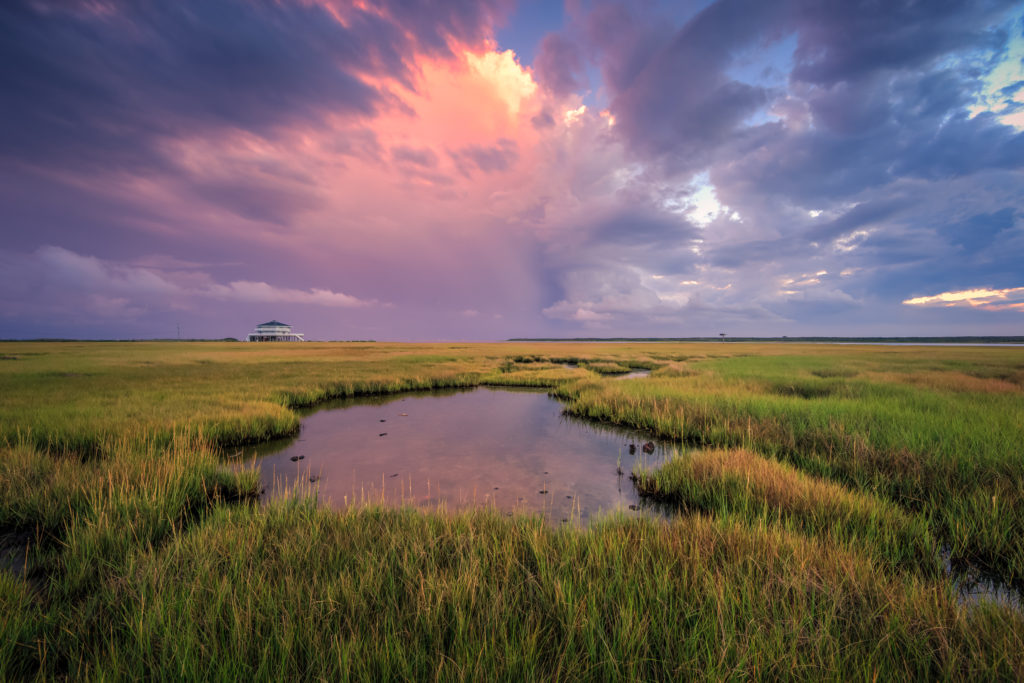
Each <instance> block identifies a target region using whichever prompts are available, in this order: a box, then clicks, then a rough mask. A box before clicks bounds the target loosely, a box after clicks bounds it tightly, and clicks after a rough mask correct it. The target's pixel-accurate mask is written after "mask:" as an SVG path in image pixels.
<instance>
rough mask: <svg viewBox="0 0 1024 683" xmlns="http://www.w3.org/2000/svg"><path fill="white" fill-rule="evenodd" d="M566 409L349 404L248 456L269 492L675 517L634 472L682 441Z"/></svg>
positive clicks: (981, 584) (563, 514)
mask: <svg viewBox="0 0 1024 683" xmlns="http://www.w3.org/2000/svg"><path fill="white" fill-rule="evenodd" d="M642 376H644V375H643V373H642V371H640V372H638V373H637V374H632V373H631V376H629V377H627V376H625V375H620V377H622V378H623V379H628V378H634V377H642ZM562 407H563V406H562V404H561V403H560V402H559V401H557V400H556V399H553V398H551V397H549V396H548V395H547V393H546V391H545V390H543V389H519V388H490V387H477V388H473V389H457V390H435V391H423V392H413V393H404V394H393V395H385V396H365V397H357V398H349V399H341V400H337V401H331V402H327V403H323V404H320V405H318V406H316V407H314V408H312V409H308V410H306V411H300V413H301V414H302V416H303V420H302V428H301V431H300V432H299V434H298V435H296V436H294V437H291V438H287V439H279V440H276V441H270V442H267V443H264V444H260V445H257V446H253V447H250V448H249V449H247V450H246V451H245V453H244V455H245V456H246V457H247V459H249V458H256V461H257V464H258V466H259V470H260V475H261V478H262V480H263V486H264V487H265V490H266V496H267V497H272V496H275V495H282V494H285V493H287V492H289V491H291V490H293V487H294V486H296V485H298V487H299V488H300V490H308V491H312V492H314V493H315V494H316V496H317V499H318V500H320V501H321V502H324V503H326V504H328V505H331V506H334V507H338V508H343V507H346V506H348V505H350V504H353V503H361V502H363V503H365V502H368V503H383V504H386V505H412V506H415V507H420V508H424V509H437V508H439V507H443V508H444V509H446V510H460V509H465V508H471V507H479V506H494V507H495V508H497V509H498V510H501V511H502V512H506V513H508V514H512V513H516V512H522V513H539V514H542V515H544V517H545V518H546V519H547V520H548V521H549V522H551V523H553V524H560V523H563V522H576V523H580V524H586V522H588V521H589V520H590V519H591V518H592V517H593V516H594V515H597V514H600V513H608V512H614V511H618V512H621V513H623V514H625V515H649V516H657V517H664V516H667V515H670V514H671V510H669V509H668V508H666V507H665V506H662V505H660V504H658V503H653V502H651V501H648V500H644V499H641V498H640V497H639V496H638V495H637V493H636V490H635V488H634V487H633V484H632V482H631V481H630V480H629V473H630V471H631V470H632V469H633V468H634V467H635V466H636V465H642V466H648V467H655V466H657V465H658V464H660V463H662V462H664V460H665V459H666V458H668V457H670V456H671V454H672V453H673V452H674V449H675V447H674V446H673V445H672V444H670V443H667V442H663V441H659V440H657V439H653V438H651V437H650V436H648V435H645V434H642V433H640V432H637V431H633V430H626V429H619V428H615V427H609V426H606V425H601V424H597V423H594V422H590V421H584V420H580V419H577V418H573V417H571V416H567V415H565V414H563V412H562ZM944 561H945V564H946V571H947V575H949V577H950V579H951V581H952V582H953V587H954V590H955V592H956V593H957V595H958V599H959V600H960V602H961V603H965V604H974V603H977V602H978V601H979V600H980V599H988V600H994V601H996V602H999V603H1002V604H1005V605H1009V606H1012V607H1015V608H1017V609H1020V608H1021V593H1020V592H1019V591H1018V590H1016V589H1014V588H1011V587H1008V586H1006V585H1005V584H1001V583H999V582H998V580H993V579H990V578H989V577H987V576H985V575H983V574H979V573H977V572H975V571H972V570H971V568H970V567H969V566H963V567H960V566H958V567H954V566H952V565H951V563H950V561H949V559H948V557H944Z"/></svg>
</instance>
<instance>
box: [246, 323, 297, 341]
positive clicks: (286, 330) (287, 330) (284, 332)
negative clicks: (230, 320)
mask: <svg viewBox="0 0 1024 683" xmlns="http://www.w3.org/2000/svg"><path fill="white" fill-rule="evenodd" d="M245 341H251V342H289V341H290V342H300V341H306V340H305V339H303V338H302V335H301V334H299V333H298V332H292V326H291V325H288V324H286V323H283V322H281V321H279V320H271V321H270V322H268V323H260V324H259V325H257V326H256V329H255V330H253V331H252V332H250V333H249V336H248V337H246V338H245Z"/></svg>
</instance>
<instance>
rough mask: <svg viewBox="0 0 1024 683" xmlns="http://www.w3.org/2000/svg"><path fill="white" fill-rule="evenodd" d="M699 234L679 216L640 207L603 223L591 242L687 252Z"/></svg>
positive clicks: (594, 233) (599, 225)
mask: <svg viewBox="0 0 1024 683" xmlns="http://www.w3.org/2000/svg"><path fill="white" fill-rule="evenodd" d="M699 232H700V231H699V230H697V228H695V227H693V226H692V225H691V224H690V223H689V222H687V221H686V220H685V219H683V218H682V217H680V216H678V215H672V214H666V213H663V212H656V211H644V210H642V209H641V208H640V207H637V208H636V209H633V210H630V211H620V212H618V213H616V214H615V215H613V216H610V217H608V218H606V219H604V220H603V221H601V222H600V223H599V224H598V225H597V226H596V228H595V229H594V231H593V232H592V233H591V234H590V239H591V242H592V243H595V244H609V245H622V244H628V245H632V246H642V247H657V248H687V247H689V245H690V244H691V243H692V242H693V241H694V240H695V239H697V237H698V235H699Z"/></svg>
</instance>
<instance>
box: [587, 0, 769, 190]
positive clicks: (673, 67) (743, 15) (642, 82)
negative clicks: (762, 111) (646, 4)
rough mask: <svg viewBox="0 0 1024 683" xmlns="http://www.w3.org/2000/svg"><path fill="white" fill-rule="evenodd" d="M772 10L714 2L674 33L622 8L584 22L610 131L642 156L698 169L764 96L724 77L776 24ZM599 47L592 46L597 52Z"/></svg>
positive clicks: (601, 12)
mask: <svg viewBox="0 0 1024 683" xmlns="http://www.w3.org/2000/svg"><path fill="white" fill-rule="evenodd" d="M777 13H778V10H777V8H776V7H775V5H774V3H762V2H736V1H733V0H723V1H722V2H718V3H716V4H714V5H712V6H710V7H709V8H707V9H706V10H704V11H703V12H701V13H700V14H698V15H697V16H696V17H695V18H694V19H692V20H691V21H690V22H688V23H687V24H686V25H685V26H684V27H682V28H681V29H680V30H678V31H677V32H675V33H672V32H670V31H668V30H666V28H665V24H664V23H662V22H657V21H653V20H652V19H650V18H646V17H638V16H636V15H635V14H634V12H633V11H632V10H631V9H629V8H628V7H627V6H625V5H619V4H616V5H605V6H602V7H601V8H599V9H598V10H596V11H595V12H594V13H593V14H592V15H591V17H590V18H589V20H588V24H587V31H586V33H587V35H588V37H589V39H590V41H591V47H592V48H593V49H595V50H599V54H600V57H599V61H600V64H601V67H602V71H603V73H604V77H605V81H606V82H607V83H608V84H609V85H610V87H611V90H612V95H613V99H612V103H611V107H610V109H611V111H612V112H613V113H614V114H615V116H616V130H617V131H618V132H619V133H620V134H622V135H624V136H625V137H626V138H627V139H628V141H629V143H630V145H631V147H632V148H633V149H634V150H635V151H637V152H640V153H642V154H644V155H645V156H649V157H655V158H661V159H663V160H666V161H668V163H669V166H670V167H672V168H673V169H678V168H691V169H694V170H699V168H700V167H701V166H702V165H706V163H707V162H708V161H709V157H708V155H709V153H710V152H711V151H712V150H713V149H715V148H716V147H717V146H718V145H720V144H721V143H722V142H724V141H725V139H726V138H727V136H729V135H730V133H732V132H733V131H734V130H735V129H736V128H737V127H738V126H739V124H740V123H741V122H742V121H743V120H744V119H745V118H746V117H747V116H749V115H750V114H751V113H753V112H754V111H756V110H757V109H758V108H760V107H762V106H764V105H765V104H766V102H767V101H768V97H769V93H768V91H767V90H765V89H764V88H762V87H759V86H754V85H750V84H746V83H740V82H737V81H734V80H731V79H729V78H728V77H726V75H725V68H726V67H727V66H728V65H729V63H730V56H731V55H732V54H733V52H734V51H735V50H737V49H739V48H740V47H742V46H744V45H746V44H747V43H748V42H750V41H752V40H754V39H755V38H756V37H757V36H758V35H759V34H760V33H761V32H762V31H764V30H766V28H767V30H770V29H771V26H772V25H773V24H775V23H776V22H777V19H775V15H776V14H777ZM598 46H600V47H598Z"/></svg>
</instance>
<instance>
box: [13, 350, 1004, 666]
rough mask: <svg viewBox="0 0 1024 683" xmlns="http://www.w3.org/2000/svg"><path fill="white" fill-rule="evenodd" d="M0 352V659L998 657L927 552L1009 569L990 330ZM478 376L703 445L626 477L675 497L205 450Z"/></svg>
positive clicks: (948, 660) (964, 660) (987, 662)
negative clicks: (277, 495) (318, 471)
mask: <svg viewBox="0 0 1024 683" xmlns="http://www.w3.org/2000/svg"><path fill="white" fill-rule="evenodd" d="M3 347H4V348H3V354H2V355H3V358H2V359H0V415H2V416H3V419H2V420H0V538H3V537H4V536H3V534H7V532H16V533H17V534H18V536H17V537H18V538H29V539H30V542H29V548H28V555H27V561H26V564H27V567H28V572H27V574H26V575H25V576H20V575H18V574H15V573H12V572H9V571H4V570H0V679H3V680H8V679H18V678H32V677H42V678H87V679H97V678H99V679H121V678H131V679H135V678H140V677H150V676H153V677H157V678H175V679H180V678H185V679H189V678H192V679H196V678H202V679H210V678H226V677H231V678H240V677H243V676H245V677H254V678H260V679H266V678H275V679H276V678H280V677H282V676H283V677H287V678H316V679H344V678H361V679H369V678H372V679H380V678H384V677H388V678H403V679H424V678H430V679H435V678H437V679H445V680H449V679H460V680H466V679H474V680H479V679H488V680H489V679H512V678H516V679H521V678H530V679H536V678H543V679H572V680H575V679H580V678H586V679H602V680H603V679H609V678H630V679H641V678H642V679H673V680H678V679H681V678H696V677H701V678H711V679H719V678H725V677H735V678H739V677H758V678H797V679H814V680H817V679H821V678H827V679H839V678H842V679H844V680H846V679H850V678H853V679H875V678H876V677H881V678H887V679H892V678H901V679H902V678H917V679H934V678H943V679H954V680H956V679H972V678H973V679H977V678H984V679H1008V680H1019V679H1020V678H1021V677H1022V676H1024V655H1022V653H1024V642H1022V634H1024V622H1022V616H1021V612H1020V611H1019V610H1016V609H1014V608H1012V607H1009V606H1005V605H1000V604H995V603H991V602H985V601H982V603H981V604H980V605H976V606H967V605H963V604H960V603H959V602H958V601H957V599H956V595H955V591H954V589H953V585H952V583H951V581H950V579H949V578H948V577H946V576H945V575H943V573H942V572H941V568H940V567H939V566H938V565H937V559H936V556H937V550H938V549H939V548H940V547H944V548H946V549H947V550H948V552H949V554H950V555H951V557H952V559H953V560H954V561H967V562H971V563H973V564H974V565H976V566H981V567H983V568H985V569H987V570H988V571H991V572H994V573H996V574H998V575H1000V576H1002V577H1003V578H1004V579H1006V580H1009V581H1011V582H1020V581H1021V580H1022V578H1024V550H1022V548H1024V451H1022V450H1021V448H1020V444H1021V443H1024V388H1022V387H1024V358H1022V357H1021V355H1020V351H1019V350H1017V349H996V348H979V349H975V348H960V349H958V348H929V349H927V350H926V351H922V350H921V349H913V348H892V347H835V346H822V345H807V346H796V345H770V344H765V345H752V344H749V345H748V344H635V345H630V344H558V343H548V344H545V343H516V344H467V345H414V344H358V343H351V344H294V345H287V344H265V345H258V344H249V345H246V344H231V343H204V344H190V343H5V344H4V345H3ZM567 363H572V364H576V365H578V366H579V367H575V368H573V367H566V366H565V365H566V364H567ZM639 367H644V368H648V369H651V370H652V373H651V376H650V377H649V378H645V379H640V380H634V381H630V382H616V381H614V380H613V379H611V378H607V379H606V378H604V377H603V374H602V373H612V374H614V373H617V372H621V371H622V370H620V368H621V369H630V368H639ZM477 384H494V385H508V386H543V387H549V388H550V389H551V391H553V392H554V393H555V394H557V395H559V396H561V397H562V398H563V399H564V400H565V401H566V408H567V410H569V411H570V412H572V413H574V414H577V415H581V416H586V417H591V418H595V419H599V420H604V421H608V422H615V423H619V424H627V425H630V426H633V427H639V428H642V429H647V430H650V431H651V432H653V433H657V434H660V435H661V436H664V437H667V438H670V439H675V440H677V441H679V442H680V443H681V444H685V445H686V446H687V447H688V448H699V449H708V450H687V451H685V452H684V454H683V455H682V456H681V457H679V458H678V459H676V460H674V461H672V462H670V463H668V464H667V465H665V466H664V467H663V468H661V469H660V470H657V471H644V472H640V471H638V472H637V475H638V485H639V488H640V490H641V492H642V493H644V494H647V495H650V496H652V497H656V498H660V499H662V500H664V501H668V502H669V504H670V505H671V506H675V507H677V508H678V509H680V510H682V511H683V512H687V513H689V514H686V515H684V516H681V517H678V518H676V519H673V520H672V521H671V522H664V523H663V522H657V521H647V520H629V519H615V518H611V519H606V520H604V521H600V522H598V523H596V524H594V525H592V526H591V527H590V528H587V529H576V528H574V527H571V526H565V527H560V528H558V529H556V528H553V527H550V526H548V525H547V524H546V523H544V522H543V521H542V520H539V519H534V518H529V517H513V518H506V517H503V516H500V515H499V514H497V513H495V512H493V511H486V510H484V511H478V512H468V513H459V514H448V513H445V512H444V511H443V510H439V511H433V512H422V511H414V510H383V509H377V508H372V507H371V508H350V509H348V510H346V511H343V512H338V511H331V510H326V509H319V508H316V507H315V506H313V505H311V504H309V503H304V502H302V501H301V500H297V501H288V500H280V501H277V502H274V503H271V504H268V505H259V504H255V503H254V502H252V501H253V499H254V497H255V496H256V495H257V494H258V490H257V488H258V486H259V484H258V476H257V473H255V472H253V471H250V470H245V469H238V468H235V467H232V466H231V464H230V463H231V460H230V459H228V456H229V455H230V454H231V453H232V452H233V449H234V447H235V446H237V445H238V444H241V443H245V442H249V441H256V440H262V439H266V438H270V437H272V436H275V435H280V434H286V433H290V432H293V431H294V430H295V429H296V427H297V425H298V422H299V419H300V418H299V413H298V412H297V410H298V409H300V408H302V407H304V406H309V405H313V404H315V403H318V402H320V401H324V400H327V399H330V398H336V397H342V396H351V395H356V394H381V393H391V392H397V391H404V390H408V389H425V388H433V387H460V386H472V385H477ZM715 449H719V450H715ZM626 465H628V463H626ZM300 494H301V492H300ZM8 536H10V534H8Z"/></svg>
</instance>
